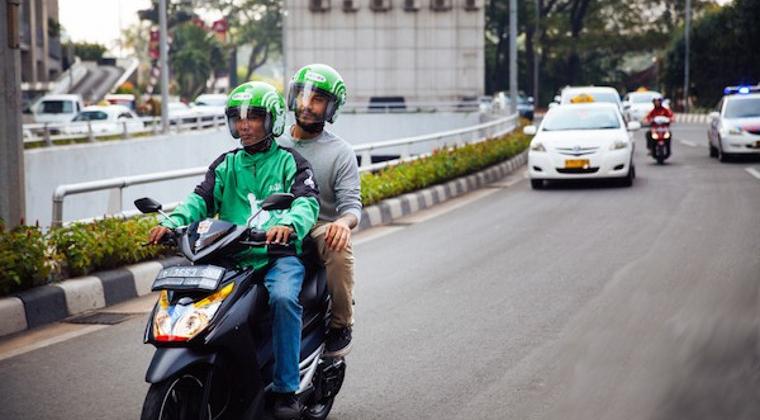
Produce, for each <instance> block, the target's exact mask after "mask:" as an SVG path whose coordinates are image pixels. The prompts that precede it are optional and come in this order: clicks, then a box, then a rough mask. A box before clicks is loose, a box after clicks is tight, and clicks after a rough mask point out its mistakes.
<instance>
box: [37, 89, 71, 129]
mask: <svg viewBox="0 0 760 420" xmlns="http://www.w3.org/2000/svg"><path fill="white" fill-rule="evenodd" d="M82 108H84V104H83V103H82V97H81V96H79V95H71V94H68V95H45V96H43V97H42V98H41V99H40V100H39V101H37V102H36V103H35V104H34V105H32V107H31V110H32V114H33V115H34V122H36V123H40V124H42V123H66V122H69V121H71V120H72V119H74V117H75V116H76V115H77V114H79V112H80V111H81V110H82Z"/></svg>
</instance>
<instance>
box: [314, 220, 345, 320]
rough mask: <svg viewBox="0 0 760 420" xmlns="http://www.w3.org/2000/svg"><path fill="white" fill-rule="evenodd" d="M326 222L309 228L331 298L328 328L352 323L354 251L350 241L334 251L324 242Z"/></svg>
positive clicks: (320, 222)
mask: <svg viewBox="0 0 760 420" xmlns="http://www.w3.org/2000/svg"><path fill="white" fill-rule="evenodd" d="M327 224H328V222H325V221H319V222H317V224H316V226H314V228H313V229H312V230H311V233H310V235H311V237H312V238H313V239H314V241H315V242H316V244H317V250H318V252H319V256H320V258H322V262H323V263H324V264H325V269H326V270H327V289H328V290H329V291H330V296H331V298H332V320H331V321H330V328H343V327H350V326H351V325H353V323H354V308H353V290H354V252H353V250H352V248H351V241H350V240H349V241H348V246H347V247H346V249H344V250H343V251H340V252H336V251H334V250H332V249H330V248H328V247H327V245H326V244H325V233H327Z"/></svg>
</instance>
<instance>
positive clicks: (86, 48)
mask: <svg viewBox="0 0 760 420" xmlns="http://www.w3.org/2000/svg"><path fill="white" fill-rule="evenodd" d="M106 50H107V49H106V47H105V46H104V45H101V44H98V43H89V42H75V43H74V55H76V56H77V57H79V58H80V59H81V60H82V61H98V60H100V59H101V58H103V54H104V53H105V52H106Z"/></svg>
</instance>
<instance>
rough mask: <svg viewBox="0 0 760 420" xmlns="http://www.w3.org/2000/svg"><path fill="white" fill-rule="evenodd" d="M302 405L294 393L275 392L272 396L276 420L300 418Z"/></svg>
mask: <svg viewBox="0 0 760 420" xmlns="http://www.w3.org/2000/svg"><path fill="white" fill-rule="evenodd" d="M302 410H303V405H302V404H301V400H299V399H298V397H296V394H295V393H293V392H291V393H288V394H278V393H276V394H275V397H274V409H273V411H274V418H276V419H278V420H294V419H299V418H301V411H302Z"/></svg>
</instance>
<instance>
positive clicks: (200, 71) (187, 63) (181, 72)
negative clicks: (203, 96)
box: [169, 22, 226, 100]
mask: <svg viewBox="0 0 760 420" xmlns="http://www.w3.org/2000/svg"><path fill="white" fill-rule="evenodd" d="M169 58H170V64H169V65H170V66H171V68H172V71H173V73H174V74H173V76H174V79H175V80H176V82H177V84H178V86H179V91H180V92H179V93H180V96H181V97H182V98H184V99H187V100H191V99H193V98H195V97H196V96H197V95H198V94H200V93H202V92H203V90H204V89H205V87H206V81H207V80H208V79H209V77H210V76H211V72H212V71H216V70H220V69H222V68H224V67H225V66H226V63H225V60H224V56H223V52H222V47H221V45H219V42H217V40H216V38H214V36H213V34H210V33H208V32H207V31H206V30H205V29H203V28H200V27H199V26H197V25H196V24H194V23H192V22H186V23H183V24H181V25H179V26H178V27H177V28H175V29H174V38H173V42H172V46H171V52H170V55H169Z"/></svg>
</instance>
